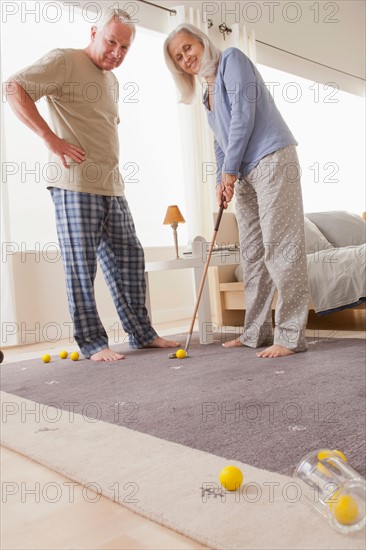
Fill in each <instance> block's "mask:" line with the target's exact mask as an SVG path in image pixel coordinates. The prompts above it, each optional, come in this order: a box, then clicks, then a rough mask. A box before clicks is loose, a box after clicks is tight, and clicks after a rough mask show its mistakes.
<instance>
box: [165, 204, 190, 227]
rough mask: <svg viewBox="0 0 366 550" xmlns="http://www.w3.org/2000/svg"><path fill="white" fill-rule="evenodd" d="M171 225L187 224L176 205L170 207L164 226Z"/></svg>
mask: <svg viewBox="0 0 366 550" xmlns="http://www.w3.org/2000/svg"><path fill="white" fill-rule="evenodd" d="M171 223H186V220H185V219H184V218H183V216H182V213H181V211H180V210H179V208H178V206H177V205H176V204H173V205H171V206H168V208H167V211H166V214H165V218H164V222H163V225H168V224H171Z"/></svg>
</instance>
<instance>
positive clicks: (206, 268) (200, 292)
mask: <svg viewBox="0 0 366 550" xmlns="http://www.w3.org/2000/svg"><path fill="white" fill-rule="evenodd" d="M224 209H225V208H224V200H223V201H222V203H221V206H220V210H219V213H218V215H217V218H216V223H215V229H214V232H213V235H212V240H211V243H210V248H209V251H208V256H207V260H206V265H205V269H204V271H203V274H202V279H201V284H200V288H199V290H198V295H197V301H196V306H195V308H194V312H193V317H192V321H191V325H190V327H189V331H188V335H187V341H186V345H185V347H184V351H185V352H186V353H187V355H188V348H189V344H190V343H191V338H192V333H193V327H194V323H195V320H196V316H197V311H198V307H199V305H200V300H201V296H202V291H203V287H204V285H205V281H206V275H207V271H208V268H209V266H210V260H211V256H212V251H213V248H214V246H215V242H216V236H217V232H218V230H219V227H220V222H221V218H222V214H223V212H224Z"/></svg>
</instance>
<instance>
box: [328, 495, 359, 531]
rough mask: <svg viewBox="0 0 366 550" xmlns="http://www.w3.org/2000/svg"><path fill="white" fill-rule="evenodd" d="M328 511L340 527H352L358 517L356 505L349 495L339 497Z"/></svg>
mask: <svg viewBox="0 0 366 550" xmlns="http://www.w3.org/2000/svg"><path fill="white" fill-rule="evenodd" d="M332 504H333V506H331V507H330V509H331V510H332V512H333V515H334V517H335V519H336V520H337V521H338V523H341V524H342V525H352V524H353V523H355V521H356V519H357V517H358V504H357V502H356V500H355V499H354V498H353V497H351V496H350V495H341V496H340V497H338V498H337V502H334V503H332Z"/></svg>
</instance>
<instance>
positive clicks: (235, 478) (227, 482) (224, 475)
mask: <svg viewBox="0 0 366 550" xmlns="http://www.w3.org/2000/svg"><path fill="white" fill-rule="evenodd" d="M219 479H220V483H221V485H222V486H223V487H224V489H226V490H227V491H236V490H237V489H239V487H240V485H241V484H242V483H243V474H242V472H241V470H240V469H239V468H237V467H236V466H225V468H223V469H222V470H221V472H220V478H219Z"/></svg>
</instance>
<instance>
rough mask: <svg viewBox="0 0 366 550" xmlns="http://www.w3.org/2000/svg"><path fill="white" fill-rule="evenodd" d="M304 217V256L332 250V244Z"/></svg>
mask: <svg viewBox="0 0 366 550" xmlns="http://www.w3.org/2000/svg"><path fill="white" fill-rule="evenodd" d="M306 216H307V214H306ZM306 216H305V219H304V222H305V245H306V254H314V253H315V252H319V250H327V249H329V248H333V246H332V244H331V243H330V242H329V241H328V240H327V239H326V238H325V237H324V235H323V233H321V232H320V231H319V229H318V228H317V226H316V225H315V224H314V223H313V222H312V221H310V220H309V219H308V218H307V217H306Z"/></svg>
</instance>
